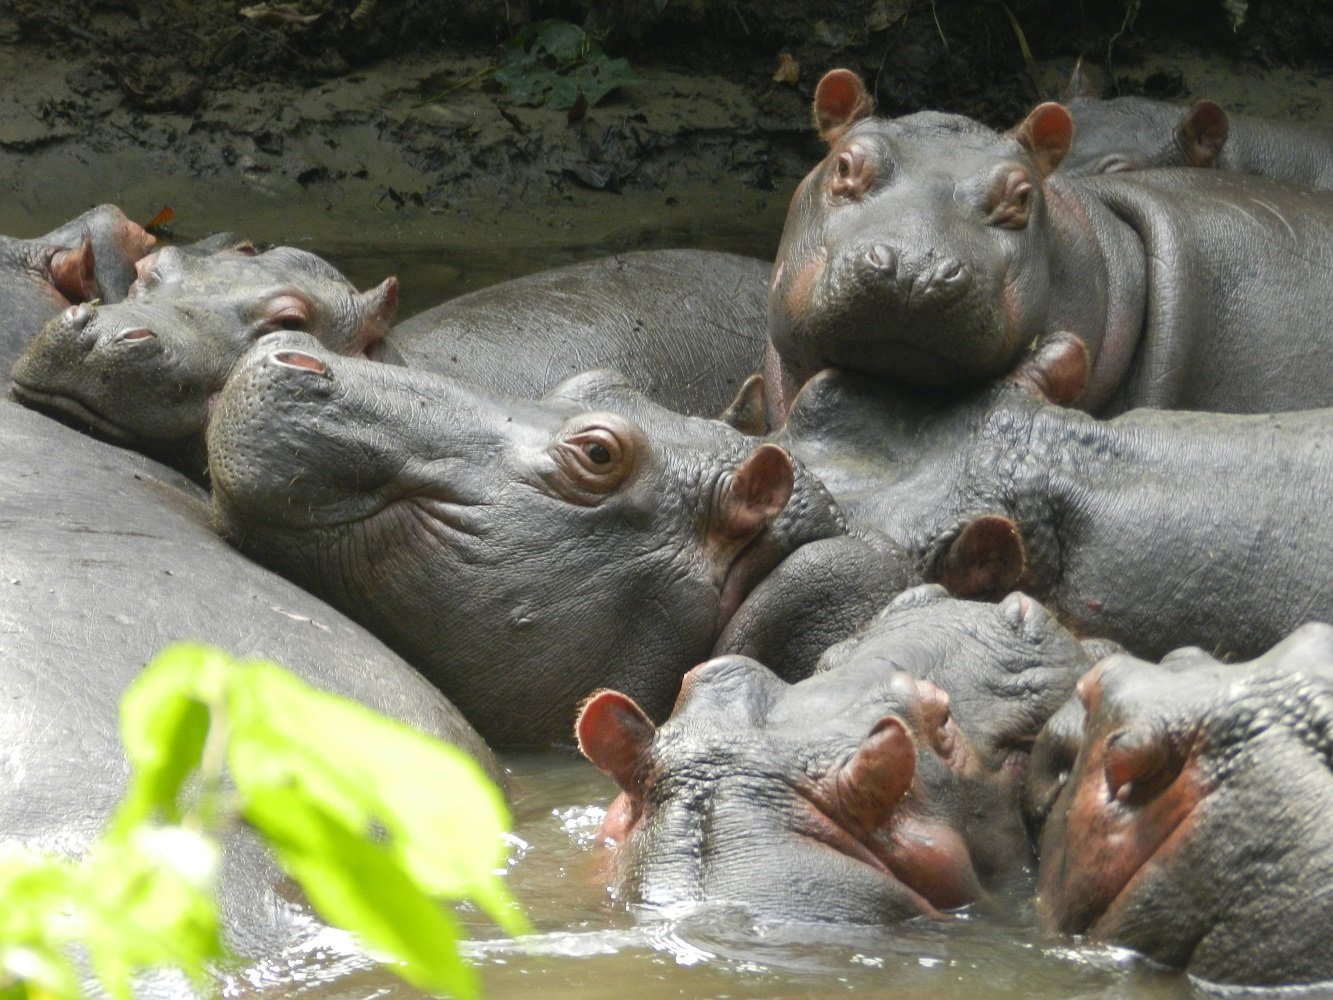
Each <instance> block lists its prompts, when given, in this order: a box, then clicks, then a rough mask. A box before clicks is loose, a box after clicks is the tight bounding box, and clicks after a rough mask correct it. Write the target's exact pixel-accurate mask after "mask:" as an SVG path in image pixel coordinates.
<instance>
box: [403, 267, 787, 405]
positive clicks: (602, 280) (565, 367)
mask: <svg viewBox="0 0 1333 1000" xmlns="http://www.w3.org/2000/svg"><path fill="white" fill-rule="evenodd" d="M771 269H772V264H771V263H770V262H769V261H762V260H756V259H753V258H750V257H743V256H740V255H738V254H731V253H721V252H717V251H711V250H644V251H638V252H635V253H620V254H614V255H612V256H610V257H603V258H599V259H596V260H590V261H585V262H582V263H578V264H570V265H568V266H565V267H558V268H554V269H552V270H548V271H540V272H538V273H536V274H529V275H526V276H524V277H521V278H515V279H513V280H511V281H503V282H500V283H498V284H495V285H491V286H489V287H486V288H482V289H480V290H478V291H475V292H470V293H469V294H467V295H462V296H460V297H458V298H456V299H451V300H449V301H447V302H445V303H443V304H442V305H438V306H436V307H434V308H432V309H428V310H426V311H425V312H422V313H418V314H417V315H415V316H413V317H411V318H410V319H407V320H404V321H403V322H401V323H399V324H398V325H397V326H395V327H394V329H393V332H392V334H390V336H389V337H388V339H387V341H386V345H385V346H386V354H388V353H389V352H390V351H396V352H397V354H398V355H399V356H400V357H401V359H402V361H403V362H404V363H405V364H407V365H408V366H409V367H412V368H421V369H425V370H426V371H433V372H438V373H440V374H442V375H449V376H452V377H454V378H459V379H462V380H463V381H466V382H475V383H477V384H478V385H481V386H485V387H486V388H488V389H494V390H496V391H498V392H502V393H505V394H507V395H512V396H523V397H527V398H535V397H537V396H541V395H543V394H544V393H545V392H546V391H547V390H549V389H550V388H551V387H552V386H554V385H556V384H557V383H559V382H561V381H563V380H564V379H566V378H568V377H569V376H571V375H576V374H578V373H580V372H583V371H587V370H590V369H594V368H609V369H614V370H615V371H618V372H620V373H621V374H623V375H625V376H626V377H628V378H629V379H630V381H631V382H633V384H634V385H635V386H637V387H638V388H639V389H640V390H642V391H643V393H644V394H645V395H646V396H648V398H649V399H652V400H654V401H655V402H658V403H661V404H662V405H664V406H667V407H670V408H671V409H674V410H679V411H680V412H682V413H687V414H691V415H695V416H705V417H714V416H717V415H718V414H719V413H721V412H722V411H723V409H724V408H725V407H726V406H727V405H728V404H729V403H730V402H731V401H732V399H734V398H735V396H736V394H737V393H738V392H739V391H740V388H741V386H742V384H743V383H744V382H745V379H746V378H747V377H749V376H750V375H751V374H753V373H754V372H757V371H758V370H759V368H760V365H761V364H762V363H763V358H764V345H765V343H766V342H767V339H768V328H767V319H766V316H765V313H766V308H767V301H768V275H769V271H770V270H771Z"/></svg>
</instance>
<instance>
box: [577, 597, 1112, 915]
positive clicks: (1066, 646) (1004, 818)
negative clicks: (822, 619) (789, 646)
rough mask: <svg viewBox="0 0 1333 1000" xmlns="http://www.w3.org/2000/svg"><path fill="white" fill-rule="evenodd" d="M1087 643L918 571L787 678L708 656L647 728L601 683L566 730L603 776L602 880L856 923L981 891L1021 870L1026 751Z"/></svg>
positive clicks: (1018, 601) (683, 897) (650, 893)
mask: <svg viewBox="0 0 1333 1000" xmlns="http://www.w3.org/2000/svg"><path fill="white" fill-rule="evenodd" d="M1095 655H1096V654H1095V651H1091V650H1088V649H1085V648H1084V647H1083V646H1082V645H1081V644H1080V643H1079V642H1078V641H1077V640H1076V639H1075V638H1074V637H1073V636H1072V635H1070V634H1069V633H1068V632H1066V631H1065V630H1064V629H1063V628H1061V627H1060V626H1059V625H1057V624H1056V623H1055V621H1054V620H1053V618H1052V617H1051V615H1050V614H1049V613H1048V612H1046V611H1045V609H1043V608H1042V607H1041V606H1040V605H1039V604H1037V603H1036V602H1034V601H1032V600H1030V599H1028V598H1027V597H1025V596H1023V595H1022V594H1012V595H1010V596H1009V597H1007V598H1006V599H1005V600H1004V601H1003V602H1001V603H999V604H984V603H978V602H972V601H959V600H955V599H952V598H949V597H947V596H946V595H945V594H944V591H943V590H942V589H941V588H939V587H934V586H924V587H919V588H916V589H914V590H911V591H908V592H907V593H905V594H903V595H901V596H900V597H898V598H897V599H896V600H894V601H893V602H892V603H891V604H890V605H889V606H888V607H887V608H886V609H885V610H884V611H883V612H882V613H881V614H880V615H878V616H877V617H876V618H875V619H874V620H873V621H872V622H871V623H870V624H868V625H867V626H866V628H865V629H864V630H863V631H862V632H861V633H859V634H858V635H857V636H855V637H854V638H852V639H850V640H848V641H847V642H845V643H843V644H841V645H839V646H835V647H833V648H832V649H830V650H829V651H828V653H827V654H826V656H825V657H824V658H823V659H822V660H821V663H820V672H819V673H817V674H815V675H814V676H812V677H809V678H807V679H805V680H803V681H800V682H799V683H797V684H794V685H788V684H785V683H784V682H782V681H781V680H780V679H779V678H777V677H776V676H774V675H773V674H772V673H771V672H770V671H769V670H767V669H766V668H765V667H763V666H762V665H761V664H759V663H758V662H756V661H755V660H752V659H749V658H745V657H737V656H727V657H721V658H718V659H714V660H710V661H708V662H707V663H704V664H702V665H700V666H698V667H696V668H695V669H694V670H692V671H691V672H690V673H689V674H688V675H687V677H686V678H685V681H684V683H683V685H682V689H681V694H680V698H679V700H678V701H677V703H676V707H675V709H674V711H673V712H672V715H671V718H670V719H668V720H667V721H666V722H665V723H664V724H663V725H662V726H661V728H657V727H655V726H654V725H653V724H652V722H651V721H649V719H648V718H647V716H646V715H645V714H644V713H643V711H642V710H641V709H640V708H639V707H638V706H637V705H636V704H635V703H634V702H633V701H632V700H631V699H629V698H628V697H626V696H625V695H624V694H621V693H620V692H617V691H601V692H599V693H598V694H596V695H595V696H594V697H592V698H591V699H589V701H588V703H587V704H586V705H585V706H584V708H583V710H582V712H581V714H580V716H579V720H578V727H577V728H578V737H579V746H580V748H581V749H582V750H583V752H584V754H585V755H587V756H588V758H589V759H590V760H592V762H593V763H594V764H596V765H597V766H598V767H599V768H601V769H602V770H603V771H605V772H606V773H607V774H609V775H610V776H611V777H612V778H613V779H614V780H615V782H616V784H617V785H618V786H619V787H620V789H621V795H620V796H619V797H618V798H617V799H616V800H615V802H614V803H613V804H612V805H611V807H610V808H609V809H608V812H607V817H606V820H605V822H604V824H603V827H602V833H603V835H604V836H606V837H607V838H609V839H611V840H612V841H614V842H615V846H614V858H613V860H614V866H615V876H614V881H615V885H616V890H617V894H618V895H619V896H620V898H622V899H623V900H626V901H633V900H641V901H645V902H649V903H654V904H669V903H676V902H682V901H729V902H735V903H740V904H743V905H745V906H747V907H749V908H750V909H752V910H753V911H754V912H755V913H756V915H758V916H760V917H764V918H772V919H782V920H807V921H808V920H831V921H849V922H856V923H879V922H884V921H897V920H903V919H907V918H910V917H916V916H929V917H935V918H939V917H941V916H942V913H943V911H947V910H951V909H954V908H957V907H960V906H964V905H967V904H969V903H973V902H977V901H979V900H982V899H983V898H985V896H986V895H987V891H988V890H995V889H997V888H1002V887H1005V886H1006V885H1011V884H1013V883H1014V882H1015V880H1022V879H1023V877H1024V876H1025V875H1026V873H1027V872H1028V871H1029V870H1030V864H1031V862H1032V856H1031V852H1030V847H1029V843H1028V838H1027V835H1026V833H1025V831H1024V828H1023V825H1022V822H1021V820H1020V816H1019V811H1018V780H1019V778H1020V775H1021V770H1022V765H1023V761H1024V760H1025V758H1026V750H1027V747H1028V746H1029V745H1030V744H1031V743H1032V741H1033V740H1034V739H1035V738H1036V734H1037V733H1038V732H1039V730H1040V729H1041V726H1042V724H1043V722H1044V721H1045V720H1046V718H1047V717H1048V716H1049V715H1050V714H1051V713H1052V712H1054V711H1055V710H1056V708H1058V707H1059V706H1060V705H1061V704H1062V703H1063V702H1064V700H1065V699H1067V698H1068V697H1069V696H1070V695H1071V694H1072V692H1073V690H1074V684H1075V682H1076V681H1077V680H1078V678H1079V676H1080V675H1081V674H1082V673H1083V672H1084V671H1085V670H1086V669H1087V668H1088V667H1089V666H1091V664H1092V663H1093V661H1094V658H1095Z"/></svg>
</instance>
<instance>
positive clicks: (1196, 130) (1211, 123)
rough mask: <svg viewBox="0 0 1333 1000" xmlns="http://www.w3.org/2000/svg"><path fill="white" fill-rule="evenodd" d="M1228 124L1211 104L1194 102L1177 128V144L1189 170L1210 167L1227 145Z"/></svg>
mask: <svg viewBox="0 0 1333 1000" xmlns="http://www.w3.org/2000/svg"><path fill="white" fill-rule="evenodd" d="M1230 129H1231V123H1230V121H1229V120H1228V119H1227V113H1226V112H1225V111H1223V110H1222V108H1221V107H1220V106H1219V105H1217V104H1214V103H1213V102H1212V101H1195V102H1194V105H1193V106H1192V107H1191V108H1190V109H1189V111H1188V112H1186V114H1185V117H1184V118H1182V119H1181V120H1180V124H1179V125H1178V126H1176V144H1177V145H1178V146H1179V147H1180V149H1181V151H1182V152H1183V153H1184V154H1185V162H1186V163H1188V164H1189V165H1190V166H1191V167H1212V166H1216V165H1217V158H1218V156H1220V155H1221V153H1222V147H1223V146H1225V145H1226V144H1227V135H1228V133H1229V132H1230Z"/></svg>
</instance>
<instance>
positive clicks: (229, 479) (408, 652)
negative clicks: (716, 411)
mask: <svg viewBox="0 0 1333 1000" xmlns="http://www.w3.org/2000/svg"><path fill="white" fill-rule="evenodd" d="M293 344H295V345H299V346H292V345H293ZM208 446H209V465H210V468H211V472H212V486H213V500H214V508H215V511H216V514H217V520H218V525H219V528H220V530H221V531H222V532H223V534H224V535H225V536H226V537H228V538H229V539H231V540H232V541H233V542H234V543H235V544H236V545H237V546H238V547H239V548H241V549H242V551H244V552H246V553H248V554H251V555H253V556H254V557H255V558H257V559H259V560H261V561H263V562H264V563H266V564H267V565H269V566H271V567H273V568H275V569H277V570H279V571H280V572H282V573H283V574H285V575H287V576H289V577H290V578H291V579H293V580H294V581H296V582H297V583H300V584H301V585H303V586H306V587H309V588H310V589H311V590H312V591H314V592H315V593H317V594H320V595H321V596H323V597H324V598H325V599H327V600H329V601H330V602H331V603H332V604H334V605H335V606H336V607H339V608H341V609H343V610H344V611H345V612H346V613H347V614H349V615H350V616H352V617H353V618H355V619H357V620H358V621H360V622H361V623H362V624H364V625H366V626H367V627H368V628H369V629H370V630H371V631H372V632H374V633H375V634H376V635H379V636H380V637H381V638H383V639H384V640H385V641H386V642H388V643H389V644H390V645H391V646H393V647H394V648H395V649H396V650H398V652H400V653H401V654H402V655H403V656H404V657H405V658H406V659H407V660H408V661H409V662H411V663H412V664H413V665H415V666H416V667H417V668H418V669H420V670H421V671H423V672H424V673H425V674H426V676H427V677H429V678H430V679H431V680H432V681H433V682H435V683H436V684H437V685H438V686H439V687H440V688H441V690H443V691H444V692H445V693H446V694H447V695H448V696H449V698H450V699H451V700H452V701H453V702H454V703H455V704H456V705H458V706H459V708H460V709H461V710H462V711H463V713H464V715H465V716H466V717H467V718H468V719H469V721H471V722H472V724H473V725H475V726H477V728H478V729H479V730H480V731H481V732H482V734H483V735H484V736H485V737H486V738H487V739H488V740H490V741H491V742H492V743H493V744H529V745H531V744H538V745H540V744H549V743H552V742H557V741H564V740H568V738H569V734H570V726H571V723H572V722H573V719H574V714H575V707H576V706H577V704H578V702H579V701H580V700H581V699H582V698H584V697H586V696H587V694H588V693H589V692H590V691H592V690H594V689H595V688H597V687H599V686H604V685H615V686H616V687H619V688H622V689H624V690H625V691H627V692H629V693H630V694H631V695H632V696H633V697H635V698H637V699H639V701H640V703H641V704H643V706H644V707H645V709H646V710H647V711H648V712H649V713H652V714H655V715H656V716H657V717H659V718H663V717H665V715H666V713H667V710H668V709H669V707H670V705H671V701H672V699H673V698H674V697H675V694H676V691H677V688H678V686H679V683H680V678H681V676H682V675H683V674H684V673H685V671H686V670H688V669H689V668H690V667H692V666H693V665H695V664H696V663H698V662H700V661H701V660H702V659H704V658H705V657H707V656H708V655H709V653H710V650H711V648H712V647H713V644H714V642H715V641H716V640H717V639H718V637H719V633H720V632H721V631H722V630H723V629H724V627H725V626H726V625H727V624H728V622H729V620H730V619H731V618H732V617H733V616H734V615H735V614H737V613H741V609H743V608H744V605H745V603H746V599H747V597H748V596H749V594H750V593H751V591H752V590H754V589H755V587H756V584H758V583H759V582H761V581H765V582H766V581H767V580H768V578H770V577H771V578H773V579H775V580H786V581H787V582H788V583H789V584H791V586H793V587H796V588H797V589H799V585H800V582H801V581H802V580H804V579H807V576H805V575H804V570H808V569H809V567H804V569H803V571H802V572H795V573H791V574H788V573H786V572H785V571H784V565H785V563H786V558H787V557H788V555H789V554H791V553H793V552H796V551H798V550H800V549H801V548H802V547H804V546H806V545H807V544H809V543H813V542H818V541H821V540H823V541H832V542H834V543H835V544H834V545H833V546H832V548H833V549H834V557H836V554H837V551H838V549H837V544H836V541H837V539H838V538H839V537H840V536H845V535H846V529H845V525H844V524H843V522H842V519H841V515H840V514H839V512H838V509H837V505H836V504H834V503H833V502H832V500H831V499H830V497H829V496H828V494H827V493H826V492H825V491H824V489H823V487H822V486H821V485H820V484H819V483H818V482H817V481H815V480H814V479H813V478H811V477H809V476H807V475H806V474H805V473H804V471H803V470H802V469H801V468H800V466H799V465H798V464H796V463H793V462H792V461H791V459H790V457H789V456H788V455H787V454H786V453H785V452H784V451H783V450H782V449H780V448H778V447H777V446H775V445H771V444H765V443H762V442H761V441H759V440H757V439H755V438H753V437H748V436H746V435H744V434H742V433H740V432H739V431H737V430H736V429H735V428H733V427H731V426H730V425H728V424H726V423H724V422H722V421H719V420H708V419H703V418H698V417H687V416H684V415H681V414H677V413H675V412H673V411H669V410H666V409H665V408H663V407H660V406H657V405H656V404H654V403H652V402H650V401H649V400H647V399H645V398H644V397H643V395H642V394H641V393H639V392H637V391H636V390H634V389H633V388H632V387H630V386H629V385H628V384H627V383H626V382H625V381H624V380H623V379H621V378H620V377H619V376H616V375H612V374H610V373H605V372H601V373H598V372H593V373H588V374H586V375H584V376H580V377H579V378H576V379H572V380H570V381H568V382H566V383H564V384H562V385H561V386H558V387H556V389H555V390H553V391H552V393H551V394H549V395H548V396H546V397H545V398H544V399H542V400H538V401H533V400H522V399H517V398H513V397H506V396H500V395H496V394H494V393H490V392H487V391H485V390H482V389H479V388H477V387H475V386H471V385H468V384H465V383H462V382H458V381H456V380H453V379H449V378H446V377H444V376H440V375H434V374H431V373H428V372H421V371H415V370H412V369H408V368H400V367H396V366H392V365H384V364H377V363H375V362H370V361H365V360H361V359H355V358H339V357H336V356H334V355H332V354H330V353H329V352H327V351H326V350H323V349H322V348H320V347H319V345H318V344H315V343H314V342H313V341H310V340H309V339H308V338H289V344H287V345H278V346H272V345H270V344H267V343H265V344H260V345H257V346H256V348H255V349H254V350H252V351H251V353H250V354H249V355H248V356H247V358H246V359H245V360H244V361H243V362H242V363H241V365H239V366H238V368H237V371H236V372H235V373H234V374H233V376H232V377H231V379H230V380H229V381H228V383H227V386H226V388H225V389H224V390H223V392H222V394H221V396H220V398H219V401H218V404H217V407H216V409H215V411H214V416H213V420H212V421H211V423H210V425H209V432H208ZM843 544H845V545H849V546H853V547H856V546H858V545H860V543H859V542H858V540H856V539H851V538H844V541H843ZM893 551H894V552H897V550H896V549H895V550H893ZM834 571H835V575H836V567H835V569H834ZM897 571H898V573H899V577H896V578H895V577H892V573H893V572H894V565H892V564H889V565H887V566H886V568H885V571H884V573H885V575H884V577H883V578H882V579H878V580H874V581H871V582H870V590H871V592H872V596H874V597H875V599H876V600H879V601H880V603H881V604H882V600H883V597H882V594H883V591H884V590H885V589H888V591H889V592H890V593H892V592H896V590H894V589H893V588H898V589H901V588H900V586H899V583H900V581H901V580H902V579H905V575H904V573H905V571H904V567H903V564H902V560H901V558H900V559H899V561H898V563H897ZM779 589H781V587H779ZM851 589H852V588H851V587H850V586H849V587H847V588H844V589H843V592H842V593H840V594H836V595H833V597H834V598H835V599H836V600H837V601H841V602H846V601H848V600H851V601H852V602H853V603H854V604H856V605H857V606H858V607H866V601H867V600H868V599H867V598H866V597H865V596H864V595H860V594H854V593H851V592H850V590H851ZM774 606H775V607H786V606H787V602H784V601H780V600H779V601H776V602H775V603H774ZM875 606H878V605H870V606H869V607H866V610H865V613H864V615H863V616H862V617H861V618H860V620H864V617H867V616H868V614H869V613H872V612H873V608H874V607H875ZM822 614H833V615H835V616H837V617H838V618H839V620H840V621H843V622H845V625H844V627H843V630H842V632H841V634H838V635H834V636H833V638H834V639H836V638H842V637H845V636H846V634H848V633H849V632H850V630H851V628H854V627H855V625H857V624H859V623H860V620H857V616H854V615H853V616H846V615H845V614H844V613H843V611H841V610H839V609H831V608H828V607H822V606H821V607H818V608H815V609H813V610H812V611H810V612H809V615H808V617H809V618H810V619H818V618H819V616H820V615H822ZM812 667H813V663H810V664H807V666H806V671H807V672H808V670H809V669H810V668H812Z"/></svg>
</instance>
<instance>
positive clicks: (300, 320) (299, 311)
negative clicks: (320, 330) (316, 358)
mask: <svg viewBox="0 0 1333 1000" xmlns="http://www.w3.org/2000/svg"><path fill="white" fill-rule="evenodd" d="M310 312H311V310H310V303H309V302H307V301H306V300H305V299H304V298H303V297H301V296H299V295H293V294H286V295H276V296H274V297H273V298H272V299H270V300H269V301H268V302H266V303H265V304H264V309H263V312H262V313H261V314H260V316H259V318H258V320H257V321H256V323H255V334H256V336H262V335H264V334H266V333H272V332H273V331H274V330H305V329H307V328H308V327H309V324H310Z"/></svg>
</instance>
